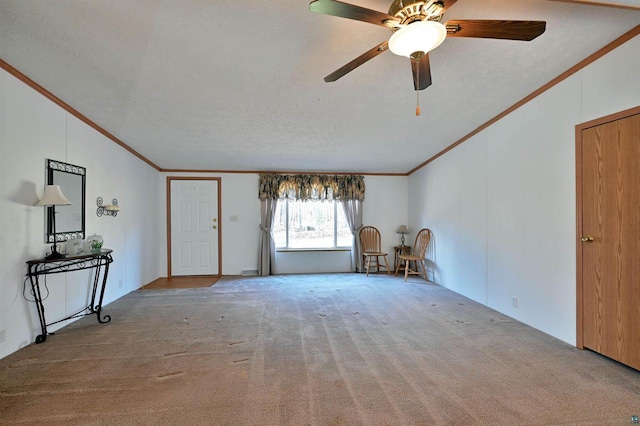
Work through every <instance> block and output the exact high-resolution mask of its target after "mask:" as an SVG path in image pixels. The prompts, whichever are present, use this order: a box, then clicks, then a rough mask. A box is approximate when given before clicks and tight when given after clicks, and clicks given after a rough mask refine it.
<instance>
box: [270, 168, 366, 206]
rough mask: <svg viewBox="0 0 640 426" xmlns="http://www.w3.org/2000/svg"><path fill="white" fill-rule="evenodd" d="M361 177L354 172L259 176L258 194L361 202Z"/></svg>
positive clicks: (293, 198)
mask: <svg viewBox="0 0 640 426" xmlns="http://www.w3.org/2000/svg"><path fill="white" fill-rule="evenodd" d="M364 189H365V186H364V177H363V176H354V175H277V174H263V175H260V190H259V193H258V197H259V198H260V199H261V200H266V199H278V200H283V199H290V200H303V201H306V200H320V201H324V200H336V201H346V200H358V201H364Z"/></svg>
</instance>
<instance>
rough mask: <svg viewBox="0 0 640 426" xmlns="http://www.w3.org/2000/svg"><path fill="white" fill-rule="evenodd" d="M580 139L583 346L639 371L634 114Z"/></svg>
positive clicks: (638, 138)
mask: <svg viewBox="0 0 640 426" xmlns="http://www.w3.org/2000/svg"><path fill="white" fill-rule="evenodd" d="M581 139H582V150H581V157H582V159H581V160H582V164H581V169H582V188H581V189H582V229H581V237H582V238H581V242H580V247H579V248H580V249H579V250H578V253H579V254H581V255H582V259H581V264H582V271H579V277H580V275H581V280H582V294H581V295H579V297H578V300H579V301H580V300H581V302H582V306H581V307H580V306H578V310H579V311H580V309H582V312H581V314H582V345H583V346H584V347H585V348H588V349H591V350H594V351H596V352H599V353H601V354H603V355H605V356H607V357H610V358H612V359H615V360H617V361H620V362H622V363H624V364H627V365H629V366H631V367H633V368H636V369H640V114H635V115H631V116H628V117H626V118H622V119H617V120H615V121H610V122H606V123H603V124H599V125H595V126H593V127H588V128H583V129H582V134H581ZM578 166H579V167H580V164H579V165H578ZM580 252H581V253H580ZM579 263H580V262H579ZM578 343H579V344H578V346H580V338H579V339H578Z"/></svg>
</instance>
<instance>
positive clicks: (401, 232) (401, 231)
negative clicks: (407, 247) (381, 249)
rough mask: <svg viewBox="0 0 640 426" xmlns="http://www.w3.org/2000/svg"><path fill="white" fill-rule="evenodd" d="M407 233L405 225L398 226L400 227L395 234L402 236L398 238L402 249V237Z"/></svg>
mask: <svg viewBox="0 0 640 426" xmlns="http://www.w3.org/2000/svg"><path fill="white" fill-rule="evenodd" d="M408 233H409V229H407V225H400V227H399V228H398V230H397V231H396V234H400V235H402V238H400V242H401V243H402V247H404V236H405V235H406V234H408Z"/></svg>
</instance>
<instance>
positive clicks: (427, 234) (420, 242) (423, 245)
mask: <svg viewBox="0 0 640 426" xmlns="http://www.w3.org/2000/svg"><path fill="white" fill-rule="evenodd" d="M430 241H431V231H430V230H429V229H427V228H423V229H421V230H420V232H418V235H416V242H415V244H414V245H413V254H401V255H400V262H399V263H398V266H397V267H396V273H395V275H398V269H400V265H401V264H402V261H404V263H405V268H404V281H405V282H406V281H407V278H408V277H409V274H413V275H422V274H423V273H424V279H425V281H427V282H428V281H429V279H428V278H427V268H426V266H425V264H424V258H425V254H426V252H427V247H428V246H429V242H430ZM411 262H413V263H414V264H415V266H416V268H415V270H414V269H411ZM419 266H422V273H421V272H420V268H419Z"/></svg>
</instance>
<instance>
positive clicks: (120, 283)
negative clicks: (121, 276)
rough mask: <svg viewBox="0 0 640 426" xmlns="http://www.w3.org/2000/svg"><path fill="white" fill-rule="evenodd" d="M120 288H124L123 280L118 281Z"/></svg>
mask: <svg viewBox="0 0 640 426" xmlns="http://www.w3.org/2000/svg"><path fill="white" fill-rule="evenodd" d="M118 288H122V280H120V281H118Z"/></svg>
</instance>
